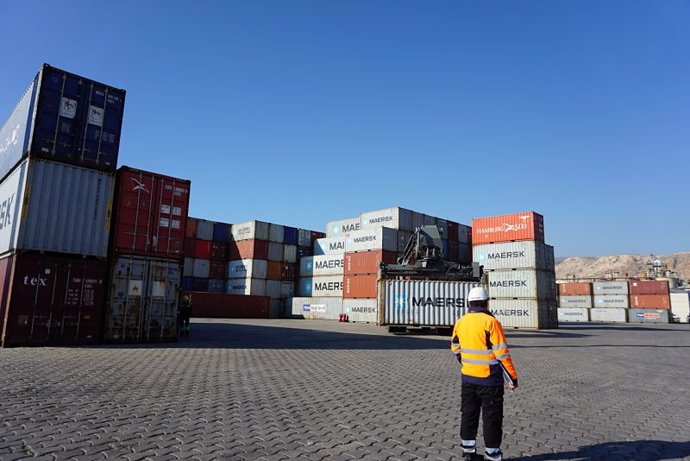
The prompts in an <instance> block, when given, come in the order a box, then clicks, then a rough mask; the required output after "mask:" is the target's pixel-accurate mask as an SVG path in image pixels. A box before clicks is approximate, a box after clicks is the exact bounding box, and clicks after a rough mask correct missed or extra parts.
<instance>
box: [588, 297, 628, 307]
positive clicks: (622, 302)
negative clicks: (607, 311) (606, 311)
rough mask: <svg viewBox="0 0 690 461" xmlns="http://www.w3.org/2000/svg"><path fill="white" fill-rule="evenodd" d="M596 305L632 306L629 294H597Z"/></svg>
mask: <svg viewBox="0 0 690 461" xmlns="http://www.w3.org/2000/svg"><path fill="white" fill-rule="evenodd" d="M594 307H622V308H627V307H630V302H629V300H628V296H627V295H598V296H597V295H595V296H594Z"/></svg>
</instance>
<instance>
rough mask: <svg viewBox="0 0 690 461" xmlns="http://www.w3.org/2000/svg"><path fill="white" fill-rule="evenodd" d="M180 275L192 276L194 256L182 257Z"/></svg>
mask: <svg viewBox="0 0 690 461" xmlns="http://www.w3.org/2000/svg"><path fill="white" fill-rule="evenodd" d="M182 276H183V277H193V276H194V258H184V265H183V266H182Z"/></svg>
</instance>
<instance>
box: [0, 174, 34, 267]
mask: <svg viewBox="0 0 690 461" xmlns="http://www.w3.org/2000/svg"><path fill="white" fill-rule="evenodd" d="M28 169H29V162H28V161H24V162H22V163H21V164H20V165H19V166H18V167H17V168H16V169H15V170H14V171H13V172H12V173H10V175H9V176H8V177H7V178H5V180H4V181H3V182H2V183H0V209H1V212H0V254H4V253H8V252H11V251H12V250H14V249H15V248H17V239H18V237H19V233H20V230H21V226H22V221H21V210H22V203H24V195H25V190H26V182H27V177H28Z"/></svg>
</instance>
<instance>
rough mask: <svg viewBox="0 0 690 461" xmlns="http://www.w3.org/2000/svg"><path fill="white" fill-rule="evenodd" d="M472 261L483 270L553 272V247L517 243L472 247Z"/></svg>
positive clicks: (527, 242) (528, 242) (529, 242)
mask: <svg viewBox="0 0 690 461" xmlns="http://www.w3.org/2000/svg"><path fill="white" fill-rule="evenodd" d="M472 255H473V259H474V261H476V262H478V263H479V264H481V265H483V266H484V270H487V271H488V270H497V269H521V268H535V269H542V270H554V260H553V247H551V246H549V245H546V244H544V243H543V242H535V241H519V242H505V243H490V244H484V245H474V246H473V248H472Z"/></svg>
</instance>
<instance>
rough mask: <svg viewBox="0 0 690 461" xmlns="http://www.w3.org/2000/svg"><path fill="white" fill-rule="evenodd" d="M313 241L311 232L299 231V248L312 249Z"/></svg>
mask: <svg viewBox="0 0 690 461" xmlns="http://www.w3.org/2000/svg"><path fill="white" fill-rule="evenodd" d="M312 243H313V239H312V238H311V231H310V230H307V229H298V230H297V246H300V247H309V248H311V247H312Z"/></svg>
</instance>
